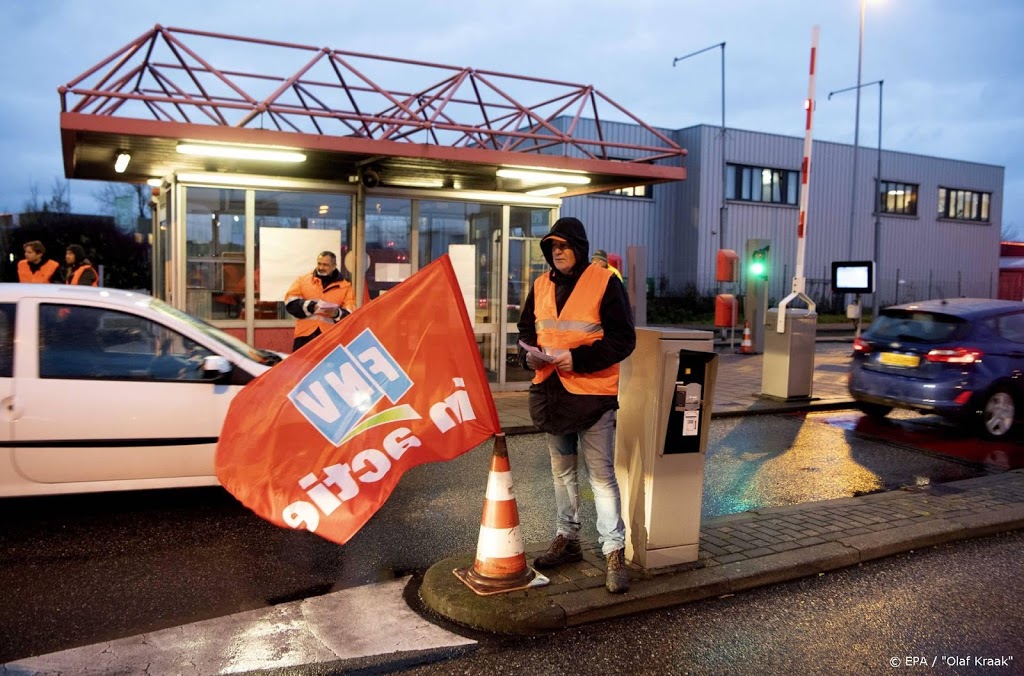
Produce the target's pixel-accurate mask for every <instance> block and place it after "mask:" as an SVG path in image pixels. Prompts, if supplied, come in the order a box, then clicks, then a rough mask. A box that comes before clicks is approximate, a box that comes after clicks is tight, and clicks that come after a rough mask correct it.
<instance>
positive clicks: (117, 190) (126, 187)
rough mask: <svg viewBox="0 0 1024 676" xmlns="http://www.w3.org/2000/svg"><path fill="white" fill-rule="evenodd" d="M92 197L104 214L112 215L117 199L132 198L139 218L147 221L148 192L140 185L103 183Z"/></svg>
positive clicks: (115, 210)
mask: <svg viewBox="0 0 1024 676" xmlns="http://www.w3.org/2000/svg"><path fill="white" fill-rule="evenodd" d="M92 196H93V199H95V200H96V201H97V202H99V204H100V206H101V212H102V213H104V214H108V215H114V214H115V213H116V212H117V202H118V198H124V197H134V198H135V207H136V209H137V210H138V212H139V218H145V219H148V218H149V216H150V204H149V196H150V190H149V187H148V186H146V185H143V184H141V183H104V184H103V187H101V188H99V189H98V190H96V191H94V192H93V194H92Z"/></svg>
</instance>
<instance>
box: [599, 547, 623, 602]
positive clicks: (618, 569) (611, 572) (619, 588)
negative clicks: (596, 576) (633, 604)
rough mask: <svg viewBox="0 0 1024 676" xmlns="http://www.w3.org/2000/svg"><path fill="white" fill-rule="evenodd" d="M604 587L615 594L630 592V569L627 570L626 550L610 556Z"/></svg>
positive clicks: (615, 552)
mask: <svg viewBox="0 0 1024 676" xmlns="http://www.w3.org/2000/svg"><path fill="white" fill-rule="evenodd" d="M604 587H605V589H607V590H608V591H610V592H611V593H613V594H622V593H624V592H628V591H629V569H627V568H626V550H625V549H616V550H615V551H614V552H612V553H611V554H609V555H608V567H607V568H606V569H605V576H604Z"/></svg>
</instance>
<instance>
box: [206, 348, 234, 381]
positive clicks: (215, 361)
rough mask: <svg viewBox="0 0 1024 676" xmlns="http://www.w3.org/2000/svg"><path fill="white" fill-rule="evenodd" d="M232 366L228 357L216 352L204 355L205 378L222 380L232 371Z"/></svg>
mask: <svg viewBox="0 0 1024 676" xmlns="http://www.w3.org/2000/svg"><path fill="white" fill-rule="evenodd" d="M231 368H232V366H231V362H230V361H228V359H227V357H221V356H220V355H215V354H212V355H209V356H207V357H203V378H204V379H205V380H220V379H221V378H223V377H224V376H226V375H228V374H229V373H231Z"/></svg>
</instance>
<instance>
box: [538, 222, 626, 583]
mask: <svg viewBox="0 0 1024 676" xmlns="http://www.w3.org/2000/svg"><path fill="white" fill-rule="evenodd" d="M540 249H541V252H542V253H543V254H544V258H545V260H547V262H548V265H550V266H551V269H550V270H549V271H546V272H544V273H542V274H541V275H540V276H539V277H538V278H537V279H536V280H535V281H534V283H533V288H532V289H531V290H530V293H529V294H528V295H527V296H526V302H524V303H523V309H522V313H521V314H520V317H519V325H518V327H519V342H520V343H521V344H522V345H525V346H528V348H526V349H524V350H523V353H522V355H523V358H524V359H523V361H524V366H525V367H526V368H528V369H533V370H534V371H535V372H536V373H535V374H534V378H533V384H532V385H531V386H530V417H531V418H532V420H533V424H534V425H536V426H537V427H538V428H539V429H540V430H541V431H542V432H544V438H545V441H546V444H547V448H548V455H549V457H550V460H551V476H552V480H553V482H554V487H555V539H554V540H553V541H552V542H551V545H550V546H549V547H548V550H547V551H546V552H545V553H543V554H542V555H540V556H539V557H537V559H536V560H534V567H536V568H538V569H541V570H545V569H551V568H557V567H559V566H562V565H564V564H568V563H573V562H576V561H581V560H582V559H583V550H582V546H581V544H580V534H581V530H582V524H581V512H580V494H579V480H578V469H577V465H578V458H579V456H580V455H582V456H583V459H584V462H586V465H587V469H588V471H589V474H590V486H591V489H592V490H593V496H594V507H595V510H596V512H597V532H598V535H599V537H598V542H599V543H600V545H601V553H602V554H603V555H604V557H605V560H606V566H605V588H606V589H607V590H608V591H609V592H611V593H614V594H621V593H622V592H625V591H626V590H628V589H629V572H628V569H627V568H626V563H625V556H624V554H625V546H626V542H625V539H626V526H625V524H624V523H623V520H622V506H621V502H620V500H621V498H620V494H619V485H618V482H617V481H616V477H615V413H616V410H617V409H618V408H619V401H618V391H619V362H621V361H622V360H623V359H625V358H626V357H628V356H629V355H630V353H632V352H633V349H634V348H635V347H636V330H635V329H634V328H633V316H632V314H631V312H630V308H629V298H628V297H627V295H626V289H625V287H623V286H622V282H621V281H619V278H618V277H616V276H615V275H614V274H612V272H611V270H608V269H607V268H604V267H602V266H600V265H596V264H594V263H591V260H590V256H589V249H590V243H589V242H588V241H587V233H586V230H585V229H584V227H583V223H581V222H580V221H579V220H578V219H575V218H560V219H558V221H556V222H555V224H554V225H553V226H551V231H550V232H548V234H547V235H545V236H544V238H543V239H541V242H540Z"/></svg>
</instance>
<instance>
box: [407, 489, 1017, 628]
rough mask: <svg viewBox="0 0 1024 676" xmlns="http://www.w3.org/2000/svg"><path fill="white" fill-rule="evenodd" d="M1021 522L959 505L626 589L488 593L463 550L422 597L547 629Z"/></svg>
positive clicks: (445, 610)
mask: <svg viewBox="0 0 1024 676" xmlns="http://www.w3.org/2000/svg"><path fill="white" fill-rule="evenodd" d="M988 478H989V477H980V478H978V479H970V480H965V481H964V482H956V483H960V484H968V483H969V482H975V483H973V484H970V485H971V486H972V487H974V488H977V489H980V491H986V490H988V486H987V484H989V483H992V482H988V481H986V479H988ZM906 497H907V492H906V491H890V492H888V493H878V494H872V495H867V496H862V497H853V498H841V499H838V500H826V501H822V502H819V503H804V504H801V505H788V506H782V507H773V508H767V509H762V510H757V511H756V512H743V513H740V514H731V515H726V516H723V517H717V518H715V519H709V520H708V521H707V522H705V524H703V526H704V528H705V529H708V528H721V527H723V526H727V527H728V526H739V525H741V524H743V523H749V522H751V521H754V520H755V519H757V518H761V519H764V518H786V517H787V516H791V515H794V514H799V513H805V514H806V513H808V512H811V513H813V512H814V511H815V509H816V508H819V507H826V506H827V507H830V508H833V509H834V508H837V507H839V508H842V507H848V506H852V505H857V504H860V505H870V506H872V507H875V508H884V507H886V506H887V503H891V502H895V501H898V500H900V499H903V498H906ZM920 498H921V499H920V504H921V506H922V509H923V508H925V507H928V505H929V504H930V503H931V502H933V501H934V500H935V497H934V496H932V495H929V494H927V493H924V492H922V493H920ZM1022 528H1024V505H1022V504H1019V503H1014V504H1006V505H1002V506H995V505H994V506H992V507H991V508H990V509H985V510H983V511H980V512H974V513H957V512H956V511H952V512H949V513H948V514H946V515H936V516H935V517H934V518H933V519H931V520H927V521H920V522H915V523H909V524H907V525H902V526H896V527H891V528H887V529H885V530H879V531H876V532H869V533H863V534H855V535H846V536H842V537H837V538H836V539H834V540H833V541H830V542H821V543H820V544H813V545H810V546H803V547H799V548H795V549H789V550H787V551H780V552H777V553H772V554H768V555H765V556H757V557H755V558H749V559H745V560H741V561H734V562H730V563H723V564H720V565H714V566H709V567H697V568H692V569H688V570H683V571H674V572H672V571H669V572H664V573H659V572H654V573H648V572H645V571H639V570H633V574H632V575H631V577H632V578H633V580H632V585H631V588H630V590H629V592H627V593H625V594H621V595H615V594H609V593H607V592H606V591H605V590H604V587H603V586H601V582H602V581H603V580H602V578H596V579H593V580H587V581H586V583H585V584H584V585H583V587H584V588H579V587H574V586H573V585H571V584H554V583H555V580H554V579H553V580H552V582H553V585H552V586H550V587H545V588H539V589H534V590H530V591H525V592H513V593H510V594H503V595H498V596H490V597H481V596H477V595H476V594H474V593H473V592H472V591H470V590H469V588H468V587H466V586H465V585H464V584H463V583H462V582H461V581H460V580H458V579H457V578H456V577H455V575H453V574H452V570H453V569H454V568H456V567H461V566H467V565H471V564H472V561H473V559H474V558H475V555H472V554H468V555H467V554H464V555H460V556H456V557H452V558H449V559H445V560H444V561H440V562H438V563H436V564H434V566H432V567H431V568H430V569H429V570H428V571H427V573H426V575H425V577H424V579H423V583H422V586H421V587H420V597H421V599H422V600H423V602H424V603H425V604H426V606H427V607H428V608H429V609H430V610H432V611H433V612H435V613H437V614H438V615H440V616H442V617H444V618H447V619H448V620H451V621H453V622H455V623H457V624H460V625H463V626H467V627H471V628H473V629H478V630H482V631H487V632H492V633H496V634H506V635H533V634H542V633H548V632H552V631H557V630H559V629H564V628H567V627H572V626H578V625H582V624H587V623H590V622H596V621H600V620H606V619H610V618H615V617H622V616H625V615H630V614H633V613H637V612H642V611H648V610H656V609H661V608H668V607H672V606H677V605H681V604H685V603H691V602H693V601H701V600H704V599H709V598H714V597H718V596H721V595H723V594H731V593H737V592H741V591H744V590H749V589H753V588H756V587H762V586H766V585H770V584H778V583H780V582H788V581H791V580H795V579H798V578H802V577H808V576H813V575H817V574H820V573H825V572H829V571H833V570H838V569H841V568H846V567H849V566H855V565H858V564H860V563H864V562H866V561H872V560H875V559H880V558H884V557H888V556H892V555H894V554H901V553H904V552H909V551H913V550H917V549H923V548H926V547H933V546H936V545H940V544H944V543H947V542H955V541H959V540H965V539H971V538H978V537H985V536H989V535H995V534H998V533H1003V532H1007V531H1011V530H1017V529H1022ZM702 547H703V545H702ZM543 549H544V545H529V546H527V550H528V551H533V550H536V551H542V550H543ZM595 560H596V559H595ZM694 565H702V564H694Z"/></svg>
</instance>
